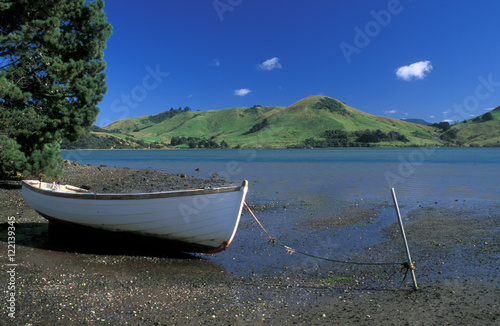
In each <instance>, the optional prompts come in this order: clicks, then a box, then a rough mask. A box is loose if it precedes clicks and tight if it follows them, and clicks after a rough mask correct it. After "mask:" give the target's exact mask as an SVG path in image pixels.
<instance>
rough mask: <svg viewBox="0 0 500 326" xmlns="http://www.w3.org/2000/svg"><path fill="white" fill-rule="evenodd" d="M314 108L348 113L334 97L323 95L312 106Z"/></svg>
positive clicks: (343, 113)
mask: <svg viewBox="0 0 500 326" xmlns="http://www.w3.org/2000/svg"><path fill="white" fill-rule="evenodd" d="M313 109H315V110H328V111H330V112H332V113H340V114H342V115H349V111H347V110H346V109H345V107H344V105H343V104H342V102H340V101H337V100H336V99H333V98H330V97H326V96H325V97H323V98H322V99H320V100H319V101H318V102H317V103H316V104H315V105H314V107H313Z"/></svg>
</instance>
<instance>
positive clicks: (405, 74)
mask: <svg viewBox="0 0 500 326" xmlns="http://www.w3.org/2000/svg"><path fill="white" fill-rule="evenodd" d="M431 71H432V65H431V62H430V61H419V62H415V63H412V64H411V65H408V66H402V67H399V68H398V69H397V70H396V75H397V76H398V78H399V79H403V80H412V79H414V78H415V79H424V78H425V76H426V75H427V74H428V73H430V72H431Z"/></svg>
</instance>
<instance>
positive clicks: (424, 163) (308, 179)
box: [62, 148, 500, 276]
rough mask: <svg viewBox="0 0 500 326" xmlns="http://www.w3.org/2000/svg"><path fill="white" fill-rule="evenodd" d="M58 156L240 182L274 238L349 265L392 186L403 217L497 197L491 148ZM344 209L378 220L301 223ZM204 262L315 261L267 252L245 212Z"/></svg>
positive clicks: (497, 154) (263, 265)
mask: <svg viewBox="0 0 500 326" xmlns="http://www.w3.org/2000/svg"><path fill="white" fill-rule="evenodd" d="M62 156H63V158H65V159H70V160H76V161H79V162H80V163H81V164H91V165H97V166H98V165H101V164H104V165H107V166H116V167H129V168H146V169H155V170H161V171H165V172H168V173H185V174H188V175H193V176H198V177H211V175H212V173H217V174H219V175H220V176H221V177H223V178H225V179H228V180H232V181H234V182H235V183H237V184H239V183H241V181H242V180H244V179H247V180H249V182H250V188H249V194H248V196H247V200H246V201H247V202H248V203H249V204H255V203H268V204H273V205H274V206H273V207H275V208H274V209H271V210H266V211H263V212H258V213H257V215H258V218H259V219H260V221H261V222H262V224H264V226H265V227H266V229H267V230H268V231H269V232H270V234H271V235H272V236H273V237H276V238H277V239H278V240H279V241H281V242H282V243H284V244H285V245H288V246H290V247H292V248H294V249H297V250H304V251H307V252H310V253H312V254H316V255H320V256H328V257H330V258H335V259H350V258H352V257H355V256H356V253H357V252H358V251H362V250H363V248H367V247H372V246H374V245H375V244H377V243H380V242H381V241H383V236H384V232H382V230H383V229H384V228H385V227H386V226H388V225H390V224H392V223H395V222H396V221H397V220H396V216H395V211H394V208H393V206H390V205H387V204H392V197H391V192H390V189H391V187H394V188H395V189H396V193H397V196H398V201H399V205H400V208H401V212H402V215H403V218H405V216H406V214H407V213H408V212H409V211H411V210H412V209H415V208H418V207H419V206H427V205H432V206H434V205H435V204H436V203H439V204H442V205H457V204H459V205H478V206H477V207H479V208H480V207H481V206H482V202H484V203H486V202H487V203H490V204H491V203H492V202H493V203H494V204H495V203H496V202H498V201H500V149H448V148H445V149H425V148H424V149H420V148H416V149H314V150H307V149H286V150H285V149H283V150H279V149H264V150H252V149H245V150H123V151H121V150H112V151H64V152H63V153H62ZM197 168H199V169H201V171H199V172H198V171H195V170H196V169H197ZM478 203H479V204H478ZM345 206H358V207H366V208H368V209H371V208H376V209H377V211H378V212H379V215H378V217H376V218H375V219H374V220H373V221H372V222H371V223H369V224H368V225H364V224H363V223H361V224H356V225H348V226H345V227H340V228H335V230H332V229H326V230H324V229H311V228H308V227H304V225H305V224H307V221H308V220H309V221H310V220H311V219H315V218H320V217H325V216H329V215H331V214H334V213H335V212H336V211H338V210H339V209H340V208H341V207H345ZM284 207H286V209H285V208H284ZM401 253H403V251H401ZM401 257H402V256H401ZM401 257H394V259H396V261H400V259H402V258H401ZM207 259H211V260H214V261H216V262H217V263H219V264H220V265H221V267H222V268H223V269H225V270H227V271H229V272H230V273H232V274H236V275H243V276H245V275H252V274H261V275H272V274H274V273H281V272H284V271H287V273H288V272H290V271H298V270H300V272H301V273H302V272H303V271H304V270H312V273H315V272H314V270H315V268H316V267H314V266H316V265H315V264H316V261H314V260H311V259H309V258H305V257H304V256H300V255H297V254H295V255H288V254H286V253H284V250H283V248H281V247H279V246H276V245H275V246H270V245H269V244H268V238H267V236H266V235H265V233H264V232H263V231H262V230H261V229H260V227H259V226H258V225H257V223H256V222H255V221H254V220H253V218H252V216H251V215H250V214H248V213H247V214H245V215H243V216H242V219H241V223H240V226H239V229H238V231H237V233H236V236H235V238H234V240H233V243H232V244H231V246H230V248H229V249H228V251H227V252H222V253H220V254H217V255H215V256H213V257H207ZM324 264H326V265H325V266H326V268H328V266H329V265H328V263H324ZM291 266H295V267H293V268H291V269H290V267H291ZM311 266H313V267H314V268H312V269H311ZM294 268H295V269H294Z"/></svg>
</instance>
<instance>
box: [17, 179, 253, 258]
mask: <svg viewBox="0 0 500 326" xmlns="http://www.w3.org/2000/svg"><path fill="white" fill-rule="evenodd" d="M22 186H23V187H22V189H23V197H24V200H25V201H26V202H27V203H28V204H29V205H30V206H31V207H32V208H33V209H34V210H36V211H37V212H38V213H39V214H40V215H42V216H43V217H45V218H46V219H48V220H49V223H50V224H53V225H66V226H72V227H74V226H77V227H84V228H85V227H90V228H94V229H101V230H106V231H114V232H127V233H133V234H139V235H145V236H151V237H156V238H161V239H165V240H169V241H168V243H169V245H172V246H173V247H174V248H175V249H176V250H181V251H187V252H204V253H216V252H220V251H222V250H225V249H226V248H227V246H229V244H230V243H231V241H232V239H233V237H234V235H235V233H236V229H237V228H238V224H239V221H240V216H241V211H242V208H243V203H244V200H245V196H246V193H247V191H248V182H247V181H246V180H245V181H244V182H243V184H242V185H241V186H234V187H220V188H207V189H192V190H180V191H166V192H155V193H130V194H101V193H93V192H90V191H88V190H85V189H81V188H78V187H73V186H70V185H58V184H55V183H47V182H39V181H37V180H23V182H22ZM167 249H168V248H167Z"/></svg>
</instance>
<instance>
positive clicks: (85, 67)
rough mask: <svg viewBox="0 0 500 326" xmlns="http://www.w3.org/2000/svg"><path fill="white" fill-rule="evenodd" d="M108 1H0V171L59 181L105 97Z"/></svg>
mask: <svg viewBox="0 0 500 326" xmlns="http://www.w3.org/2000/svg"><path fill="white" fill-rule="evenodd" d="M103 8H104V1H103V0H96V1H88V2H87V3H86V1H85V0H51V1H46V0H15V1H14V0H12V1H8V0H2V1H0V150H1V152H0V169H1V171H3V172H22V173H23V175H25V176H42V175H45V176H47V177H49V176H52V177H56V176H58V175H60V173H61V171H60V170H59V169H58V166H59V161H60V149H59V146H60V142H61V140H62V139H63V138H67V139H69V140H76V139H78V137H80V136H82V135H85V134H87V133H88V132H89V128H90V127H91V126H92V124H93V123H94V122H95V120H96V118H97V115H98V113H99V108H98V106H97V105H98V103H99V102H100V101H101V100H102V99H103V95H104V94H105V93H106V81H105V79H106V75H105V74H104V69H105V68H106V63H105V61H104V60H103V56H104V55H103V50H104V49H105V47H106V41H107V39H108V38H109V37H110V35H111V33H112V27H111V25H110V24H109V23H108V22H107V19H106V15H105V13H104V10H103Z"/></svg>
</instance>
